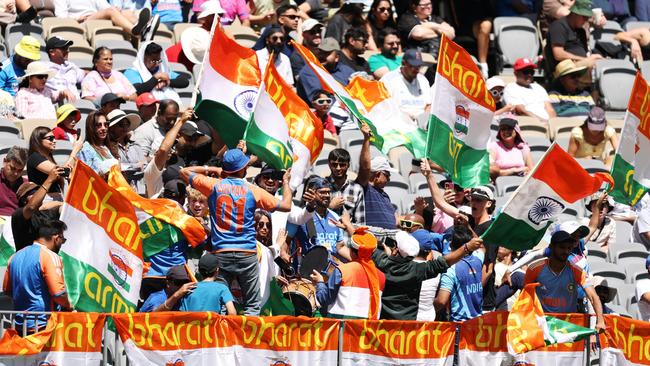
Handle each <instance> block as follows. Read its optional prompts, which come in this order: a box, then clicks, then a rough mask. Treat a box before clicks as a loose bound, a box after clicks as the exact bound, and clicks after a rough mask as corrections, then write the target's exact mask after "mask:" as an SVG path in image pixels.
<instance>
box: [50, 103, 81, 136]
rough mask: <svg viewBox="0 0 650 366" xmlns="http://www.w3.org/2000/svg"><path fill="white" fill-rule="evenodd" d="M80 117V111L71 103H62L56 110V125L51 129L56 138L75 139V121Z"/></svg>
mask: <svg viewBox="0 0 650 366" xmlns="http://www.w3.org/2000/svg"><path fill="white" fill-rule="evenodd" d="M80 119H81V112H79V110H78V109H77V108H75V107H74V106H73V105H72V104H64V105H62V106H60V107H59V108H58V109H57V110H56V127H54V129H53V130H52V133H53V134H54V137H56V139H57V140H64V141H76V140H77V137H78V136H77V130H76V129H75V127H76V126H77V122H79V120H80Z"/></svg>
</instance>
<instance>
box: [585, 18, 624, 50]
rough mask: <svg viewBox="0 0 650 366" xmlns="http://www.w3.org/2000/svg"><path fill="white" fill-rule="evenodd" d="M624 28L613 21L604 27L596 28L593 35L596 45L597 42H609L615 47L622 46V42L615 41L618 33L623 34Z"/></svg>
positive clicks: (609, 21)
mask: <svg viewBox="0 0 650 366" xmlns="http://www.w3.org/2000/svg"><path fill="white" fill-rule="evenodd" d="M622 31H623V28H621V25H620V24H618V23H617V22H615V21H613V20H608V21H607V23H605V25H604V26H603V27H600V28H594V31H593V32H592V33H591V35H592V37H593V40H592V41H594V43H595V42H607V43H611V44H615V45H620V44H621V42H620V41H619V40H617V39H615V36H616V33H619V32H622Z"/></svg>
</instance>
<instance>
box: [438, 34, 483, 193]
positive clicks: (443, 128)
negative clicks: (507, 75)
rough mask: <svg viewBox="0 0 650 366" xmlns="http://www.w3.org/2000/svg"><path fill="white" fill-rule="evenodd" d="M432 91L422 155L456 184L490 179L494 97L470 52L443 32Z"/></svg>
mask: <svg viewBox="0 0 650 366" xmlns="http://www.w3.org/2000/svg"><path fill="white" fill-rule="evenodd" d="M431 92H432V101H431V118H430V120H429V135H428V137H427V157H428V158H429V159H431V160H432V161H433V162H434V163H437V164H438V165H440V166H441V167H442V168H443V169H445V170H446V171H447V173H449V176H450V177H451V179H452V180H453V181H454V182H455V183H457V184H459V185H460V186H461V187H476V186H478V185H482V184H487V183H489V181H490V174H489V173H490V172H489V170H490V159H489V157H488V151H487V143H488V140H489V139H490V126H491V125H492V116H493V115H494V109H495V103H494V100H493V99H492V95H491V94H490V92H489V91H488V90H487V88H486V87H485V82H484V81H483V77H482V76H481V71H480V70H479V69H478V66H476V64H475V63H474V61H473V60H472V57H471V56H470V54H469V53H468V52H467V51H465V49H463V47H461V46H459V45H458V44H456V43H454V42H453V41H451V40H449V39H448V38H447V37H444V36H443V37H442V38H441V39H440V53H439V55H438V69H437V70H436V82H435V83H434V84H433V88H432V91H431Z"/></svg>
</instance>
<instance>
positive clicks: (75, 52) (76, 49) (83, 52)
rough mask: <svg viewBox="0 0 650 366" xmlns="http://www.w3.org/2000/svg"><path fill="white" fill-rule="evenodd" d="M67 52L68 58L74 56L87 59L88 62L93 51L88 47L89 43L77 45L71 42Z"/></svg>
mask: <svg viewBox="0 0 650 366" xmlns="http://www.w3.org/2000/svg"><path fill="white" fill-rule="evenodd" d="M69 51H70V52H69V53H68V58H76V59H81V58H83V59H86V58H87V59H88V60H90V62H92V58H93V53H94V52H95V50H94V49H92V48H91V47H90V45H84V46H79V45H76V44H73V45H72V46H70V49H69Z"/></svg>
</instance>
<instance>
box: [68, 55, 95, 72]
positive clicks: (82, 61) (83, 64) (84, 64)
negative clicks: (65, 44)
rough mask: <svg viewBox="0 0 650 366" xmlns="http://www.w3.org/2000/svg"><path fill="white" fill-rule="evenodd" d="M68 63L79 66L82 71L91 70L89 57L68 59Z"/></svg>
mask: <svg viewBox="0 0 650 366" xmlns="http://www.w3.org/2000/svg"><path fill="white" fill-rule="evenodd" d="M68 61H70V62H71V63H73V64H75V65H77V66H79V68H81V69H84V70H92V68H93V60H92V58H90V57H84V58H77V57H68Z"/></svg>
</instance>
